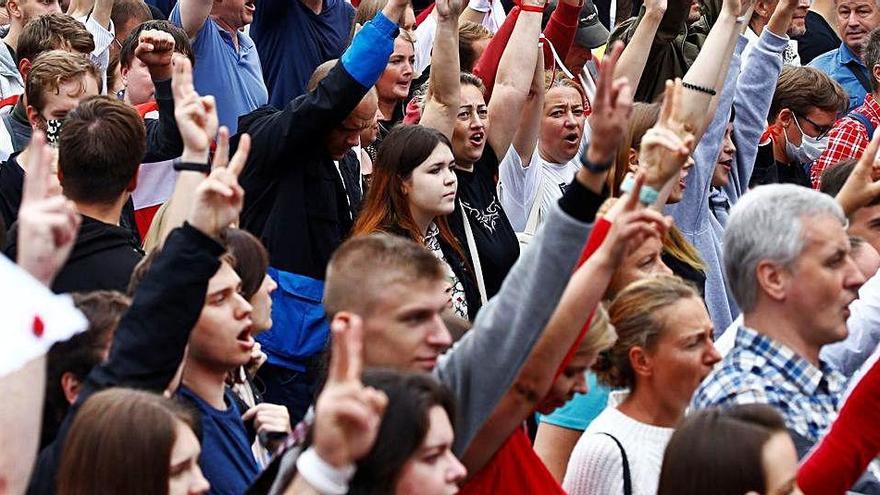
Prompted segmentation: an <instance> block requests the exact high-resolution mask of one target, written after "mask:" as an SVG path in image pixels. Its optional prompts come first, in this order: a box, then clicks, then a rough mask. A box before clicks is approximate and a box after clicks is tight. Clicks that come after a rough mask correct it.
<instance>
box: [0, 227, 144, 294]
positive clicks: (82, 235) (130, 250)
mask: <svg viewBox="0 0 880 495" xmlns="http://www.w3.org/2000/svg"><path fill="white" fill-rule="evenodd" d="M17 239H18V225H17V224H16V225H14V226H13V227H12V229H10V231H9V239H8V241H7V245H6V255H7V256H9V258H11V259H17V257H18V250H17V246H16V245H15V244H16V241H17ZM143 257H144V252H143V251H142V250H141V248H140V242H138V240H137V239H136V238H135V237H134V236H133V235H132V234H131V231H129V230H128V229H126V228H124V227H119V226H117V225H110V224H107V223H104V222H102V221H100V220H95V219H94V218H91V217H87V216H85V215H83V217H82V225H81V226H80V228H79V232H78V233H77V235H76V243H75V244H74V245H73V250H72V251H71V252H70V257H69V258H68V259H67V263H65V264H64V267H63V268H61V271H60V272H58V276H56V277H55V282H53V283H52V291H53V292H55V293H57V294H61V293H65V292H90V291H95V290H116V291H119V292H123V293H124V292H126V290H127V288H128V280H129V279H130V278H131V272H133V271H134V267H135V266H136V265H137V264H138V262H140V260H141V258H143Z"/></svg>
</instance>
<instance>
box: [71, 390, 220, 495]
mask: <svg viewBox="0 0 880 495" xmlns="http://www.w3.org/2000/svg"><path fill="white" fill-rule="evenodd" d="M197 425H198V421H197V420H196V419H195V417H194V416H193V414H192V413H191V412H190V411H189V410H187V409H185V408H184V407H183V406H181V405H179V404H178V403H177V402H174V401H173V400H171V399H167V398H165V397H162V396H161V395H157V394H152V393H149V392H143V391H138V390H130V389H124V388H112V389H109V390H105V391H103V392H99V393H97V394H95V395H93V396H91V397H89V399H88V400H86V402H85V404H83V405H82V408H81V409H80V410H79V412H78V413H77V415H76V418H75V419H74V420H73V425H72V426H71V428H70V432H69V433H68V435H67V438H66V439H65V442H64V452H63V454H62V457H61V464H60V465H61V470H60V471H59V473H58V493H59V494H60V495H90V494H94V493H126V494H133V495H139V494H143V495H157V494H166V495H195V494H201V493H207V491H208V488H209V487H210V485H209V484H208V481H207V480H206V479H205V477H204V476H202V471H201V469H200V468H199V462H198V461H199V454H200V452H201V447H200V445H199V438H198V434H197V428H198V427H197Z"/></svg>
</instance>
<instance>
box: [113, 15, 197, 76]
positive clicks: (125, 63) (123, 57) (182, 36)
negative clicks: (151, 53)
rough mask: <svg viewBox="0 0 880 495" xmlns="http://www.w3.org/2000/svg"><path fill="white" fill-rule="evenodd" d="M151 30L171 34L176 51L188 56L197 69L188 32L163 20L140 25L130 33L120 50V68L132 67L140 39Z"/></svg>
mask: <svg viewBox="0 0 880 495" xmlns="http://www.w3.org/2000/svg"><path fill="white" fill-rule="evenodd" d="M149 29H153V30H156V31H165V32H166V33H170V34H171V36H172V37H173V38H174V51H175V52H177V53H182V54H184V55H186V57H187V58H188V59H189V61H190V63H192V65H193V67H195V65H196V56H195V53H194V52H193V48H192V43H191V42H190V41H189V37H188V36H187V35H186V32H185V31H184V30H183V29H181V28H179V27H177V26H175V25H174V24H172V23H171V22H169V21H165V20H162V19H158V20H155V21H146V22H143V23H141V24H139V25H138V26H137V27H136V28H134V29H132V30H131V32H130V33H128V36H127V37H126V38H125V41H123V42H122V48H120V49H119V66H120V67H122V68H123V69H128V68H130V67H131V62H132V61H133V60H134V51H135V49H136V48H137V46H138V39H139V38H140V35H141V33H142V32H144V31H146V30H149Z"/></svg>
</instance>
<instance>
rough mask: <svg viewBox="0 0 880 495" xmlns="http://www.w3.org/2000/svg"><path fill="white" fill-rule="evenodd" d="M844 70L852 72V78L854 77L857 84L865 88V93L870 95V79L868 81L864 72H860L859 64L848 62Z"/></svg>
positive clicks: (853, 61)
mask: <svg viewBox="0 0 880 495" xmlns="http://www.w3.org/2000/svg"><path fill="white" fill-rule="evenodd" d="M846 68H847V69H849V71H850V72H852V74H853V75H854V76H856V79H858V80H859V84H861V85H862V87H863V88H865V91H867V92H868V93H871V81H870V79H868V76H867V75H866V74H865V73H864V72H862V66H861V65H859V63H858V62H856V61H855V60H850V61H849V62H847V63H846Z"/></svg>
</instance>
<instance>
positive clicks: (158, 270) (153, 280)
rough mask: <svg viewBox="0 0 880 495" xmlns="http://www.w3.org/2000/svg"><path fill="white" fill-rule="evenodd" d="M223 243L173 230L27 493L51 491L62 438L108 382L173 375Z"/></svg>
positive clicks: (162, 380) (154, 381) (147, 381)
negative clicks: (81, 409) (105, 358)
mask: <svg viewBox="0 0 880 495" xmlns="http://www.w3.org/2000/svg"><path fill="white" fill-rule="evenodd" d="M223 251H224V249H223V246H221V245H220V244H218V243H217V242H216V241H215V240H213V239H211V238H210V237H208V236H206V235H204V234H202V233H201V232H200V231H198V230H196V229H195V228H193V227H191V226H189V225H184V226H183V227H181V228H179V229H176V230H174V231H173V232H172V233H171V235H170V236H169V237H168V240H166V241H165V247H164V248H163V249H162V252H161V253H160V254H159V256H158V257H157V258H156V259H155V260H154V261H153V266H152V268H151V269H150V271H149V272H147V275H146V276H145V277H144V280H143V281H142V282H141V284H140V286H138V289H137V292H135V295H134V300H133V301H132V304H131V309H129V310H128V312H127V313H126V314H125V316H123V317H122V321H120V323H119V327H118V329H117V330H116V334H115V335H114V336H113V344H112V346H111V348H110V357H109V359H108V360H107V361H106V362H105V363H104V364H102V365H100V366H98V367H97V368H95V369H94V370H92V372H91V373H90V374H89V376H88V378H87V379H86V382H85V384H83V388H82V390H81V391H80V393H79V397H77V400H76V402H75V403H74V404H73V406H71V408H70V411H69V412H68V413H67V417H66V418H65V419H64V423H62V425H61V429H60V430H59V432H58V436H57V437H56V438H55V441H54V442H53V443H52V444H51V445H49V446H48V447H46V448H45V449H43V451H42V452H41V453H40V457H39V458H38V460H37V465H36V467H35V469H34V472H33V474H32V475H31V481H30V485H29V486H28V491H27V493H28V494H29V495H36V494H51V493H55V478H56V476H57V474H58V468H59V466H60V461H61V453H62V452H63V449H64V440H65V439H66V438H67V434H68V432H69V431H70V426H71V424H72V423H73V419H74V417H75V416H76V413H77V411H79V408H80V407H81V406H82V404H83V403H84V402H85V401H86V400H87V399H88V398H89V397H91V395H92V394H94V393H96V392H100V391H102V390H105V389H108V388H111V387H128V388H134V389H139V390H145V391H148V392H155V393H162V391H164V390H165V388H166V387H167V386H168V384H169V383H170V382H171V379H172V378H174V375H175V373H176V372H177V368H178V366H179V365H180V362H181V361H182V360H183V350H184V348H185V347H186V343H187V341H188V340H189V334H190V331H191V330H192V328H193V327H194V326H195V324H196V321H198V319H199V315H200V314H201V312H202V307H203V306H204V304H205V294H206V293H207V291H208V280H210V279H211V277H213V276H214V274H215V273H217V269H218V268H219V267H220V259H219V257H220V255H221V254H223Z"/></svg>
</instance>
